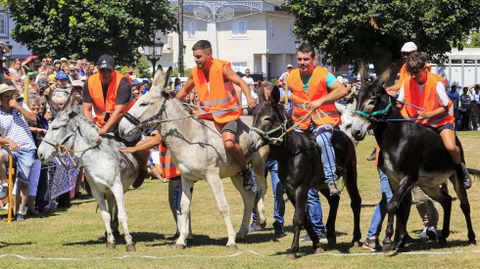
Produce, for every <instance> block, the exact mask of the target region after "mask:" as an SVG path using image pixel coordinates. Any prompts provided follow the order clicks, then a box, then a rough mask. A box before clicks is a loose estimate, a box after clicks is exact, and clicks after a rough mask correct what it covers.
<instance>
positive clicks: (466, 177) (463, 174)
mask: <svg viewBox="0 0 480 269" xmlns="http://www.w3.org/2000/svg"><path fill="white" fill-rule="evenodd" d="M457 171H458V173H459V174H460V178H461V179H462V181H463V186H464V187H465V189H466V190H468V189H470V187H471V186H472V179H471V178H470V173H469V172H468V170H467V167H466V166H465V164H464V163H460V164H459V165H458V168H457Z"/></svg>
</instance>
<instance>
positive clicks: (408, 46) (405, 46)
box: [401, 41, 417, 52]
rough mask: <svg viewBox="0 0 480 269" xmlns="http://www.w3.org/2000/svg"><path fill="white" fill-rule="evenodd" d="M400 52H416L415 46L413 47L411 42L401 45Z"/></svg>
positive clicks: (413, 44)
mask: <svg viewBox="0 0 480 269" xmlns="http://www.w3.org/2000/svg"><path fill="white" fill-rule="evenodd" d="M401 51H402V52H412V51H417V45H415V43H413V42H412V41H410V42H407V43H405V44H403V46H402V50H401Z"/></svg>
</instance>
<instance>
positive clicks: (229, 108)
mask: <svg viewBox="0 0 480 269" xmlns="http://www.w3.org/2000/svg"><path fill="white" fill-rule="evenodd" d="M224 65H228V66H230V63H229V62H227V61H223V60H213V61H212V66H211V67H210V72H209V77H208V81H207V79H206V78H205V74H204V73H203V71H202V70H201V69H198V67H194V68H193V70H192V76H193V82H194V83H195V88H196V89H197V94H198V98H199V99H200V105H201V106H202V108H201V109H200V116H201V117H202V118H207V119H212V118H213V120H214V121H215V122H217V123H225V122H230V121H234V120H236V119H238V118H239V117H240V114H241V109H240V107H238V96H237V94H236V93H235V89H234V88H233V83H232V82H231V81H228V82H225V81H224V79H223V66H224Z"/></svg>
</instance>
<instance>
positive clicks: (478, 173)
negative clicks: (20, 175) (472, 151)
mask: <svg viewBox="0 0 480 269" xmlns="http://www.w3.org/2000/svg"><path fill="white" fill-rule="evenodd" d="M467 170H468V173H469V174H470V175H472V176H473V177H474V178H475V179H477V180H478V179H480V170H478V169H473V168H467Z"/></svg>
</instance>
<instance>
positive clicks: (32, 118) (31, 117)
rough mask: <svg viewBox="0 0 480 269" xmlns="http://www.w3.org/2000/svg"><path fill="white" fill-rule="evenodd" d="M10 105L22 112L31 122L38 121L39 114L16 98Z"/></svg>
mask: <svg viewBox="0 0 480 269" xmlns="http://www.w3.org/2000/svg"><path fill="white" fill-rule="evenodd" d="M9 105H10V106H11V107H13V108H15V109H17V110H18V111H20V113H22V115H23V116H24V117H25V118H26V119H27V120H28V121H29V122H33V123H35V122H37V115H35V114H34V113H33V112H32V111H29V110H26V109H25V108H23V107H22V106H21V105H19V104H18V102H17V101H16V100H15V99H12V100H10V103H9Z"/></svg>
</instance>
